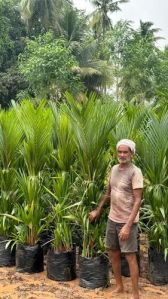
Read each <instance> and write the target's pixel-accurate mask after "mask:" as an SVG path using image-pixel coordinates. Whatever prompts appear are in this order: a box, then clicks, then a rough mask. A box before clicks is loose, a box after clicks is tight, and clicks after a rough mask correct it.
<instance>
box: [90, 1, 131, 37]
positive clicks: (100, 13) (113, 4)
mask: <svg viewBox="0 0 168 299" xmlns="http://www.w3.org/2000/svg"><path fill="white" fill-rule="evenodd" d="M90 2H91V3H92V4H93V5H94V6H95V11H94V12H93V13H92V14H91V24H92V28H93V30H94V32H95V35H96V36H97V37H99V36H100V35H102V36H103V38H104V36H105V32H106V31H107V30H108V29H109V28H110V27H111V26H112V23H111V19H110V17H109V16H108V13H113V12H116V11H119V10H121V9H120V4H122V3H126V2H129V0H118V1H115V0H90Z"/></svg>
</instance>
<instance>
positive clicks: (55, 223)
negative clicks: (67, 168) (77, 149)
mask: <svg viewBox="0 0 168 299" xmlns="http://www.w3.org/2000/svg"><path fill="white" fill-rule="evenodd" d="M53 180H54V183H53V191H51V190H49V189H47V188H46V187H45V189H46V191H47V192H48V193H49V194H50V195H51V199H50V201H49V204H50V207H51V208H50V210H51V212H50V215H49V217H48V220H47V222H48V226H52V227H53V235H52V236H53V238H52V239H51V246H52V248H53V249H54V251H56V252H62V251H68V250H71V249H72V248H73V240H72V233H73V226H74V225H75V216H74V210H76V209H78V206H79V205H80V204H81V202H74V199H73V181H72V180H73V176H72V175H71V174H69V173H66V172H59V173H57V175H56V177H54V178H53Z"/></svg>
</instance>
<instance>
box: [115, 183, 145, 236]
mask: <svg viewBox="0 0 168 299" xmlns="http://www.w3.org/2000/svg"><path fill="white" fill-rule="evenodd" d="M133 195H134V205H133V209H132V212H131V214H130V216H129V218H128V221H127V223H126V224H125V225H124V226H123V228H122V229H121V231H120V234H119V237H120V240H122V241H124V240H126V239H127V238H128V236H129V233H130V229H131V226H132V224H133V223H134V220H135V217H136V215H137V213H138V211H139V208H140V206H141V197H142V189H134V190H133Z"/></svg>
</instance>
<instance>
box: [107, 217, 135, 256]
mask: <svg viewBox="0 0 168 299" xmlns="http://www.w3.org/2000/svg"><path fill="white" fill-rule="evenodd" d="M123 226H124V223H117V222H114V221H112V220H110V219H108V221H107V228H106V248H107V250H121V252H122V253H133V252H137V251H138V228H137V224H135V223H134V224H133V225H132V227H131V231H130V234H129V237H128V239H127V240H124V241H121V240H120V239H119V233H120V230H121V228H122V227H123Z"/></svg>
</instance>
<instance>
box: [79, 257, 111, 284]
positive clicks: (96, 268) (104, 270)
mask: <svg viewBox="0 0 168 299" xmlns="http://www.w3.org/2000/svg"><path fill="white" fill-rule="evenodd" d="M79 285H80V286H81V287H83V288H88V289H96V288H100V287H107V286H109V262H108V258H107V257H106V256H104V255H100V256H97V257H92V258H86V257H81V256H80V259H79Z"/></svg>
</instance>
